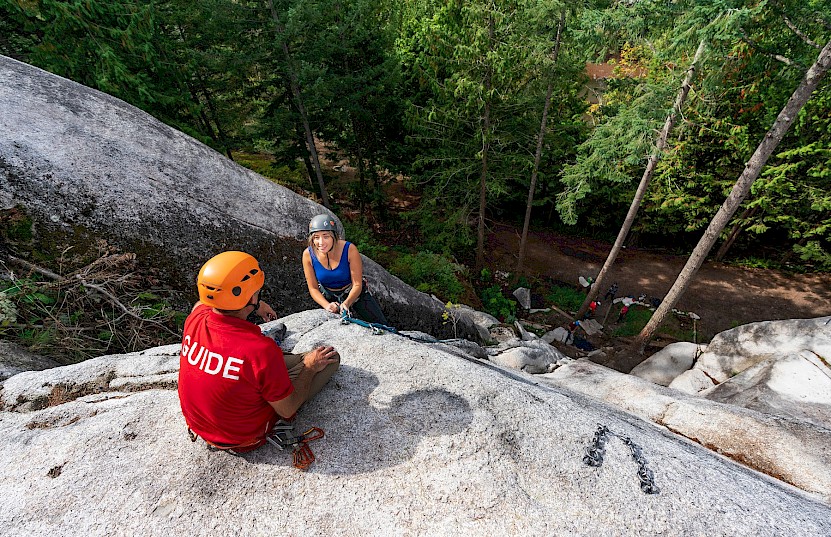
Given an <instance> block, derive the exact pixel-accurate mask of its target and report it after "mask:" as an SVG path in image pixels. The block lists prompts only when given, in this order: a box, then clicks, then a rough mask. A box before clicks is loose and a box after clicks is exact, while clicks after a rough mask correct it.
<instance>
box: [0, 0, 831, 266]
mask: <svg viewBox="0 0 831 537" xmlns="http://www.w3.org/2000/svg"><path fill="white" fill-rule="evenodd" d="M829 14H831V2H828V1H823V0H808V1H804V0H803V1H799V2H797V1H788V0H785V1H750V2H747V1H745V2H739V1H727V0H704V1H683V0H678V1H670V2H667V1H665V0H663V1H657V0H623V1H583V2H577V3H575V2H561V1H559V0H513V1H480V0H470V1H465V2H461V1H458V0H408V1H405V2H400V1H399V2H391V1H389V0H304V1H303V2H299V1H296V0H260V1H246V0H237V1H230V0H205V1H204V2H190V1H187V2H186V1H183V0H148V1H142V2H139V1H138V0H106V1H104V0H70V1H56V0H10V1H7V2H4V3H2V4H0V53H2V54H4V55H7V56H11V57H14V58H16V59H19V60H21V61H24V62H27V63H30V64H33V65H36V66H38V67H41V68H43V69H46V70H48V71H51V72H53V73H56V74H58V75H61V76H64V77H67V78H70V79H72V80H75V81H77V82H80V83H82V84H85V85H88V86H91V87H93V88H97V89H99V90H101V91H104V92H107V93H109V94H112V95H114V96H116V97H119V98H121V99H123V100H125V101H127V102H129V103H131V104H133V105H135V106H138V107H140V108H142V109H143V110H145V111H147V112H148V113H150V114H152V115H154V116H155V117H157V118H158V119H160V120H162V121H164V122H166V123H168V124H170V125H172V126H174V127H175V128H177V129H180V130H182V131H184V132H186V133H188V134H190V135H191V136H194V137H196V138H197V139H199V140H201V141H203V142H205V143H207V144H209V145H211V146H212V147H214V148H215V149H216V150H217V151H220V152H222V153H224V154H226V155H227V156H229V157H230V158H234V159H235V160H238V161H239V162H240V163H242V164H244V165H247V166H249V167H252V168H253V169H255V171H259V172H261V173H263V174H264V175H267V176H269V177H271V178H275V179H276V180H277V181H278V182H281V183H282V184H285V185H287V186H289V187H291V188H294V189H296V190H300V191H302V192H304V193H307V195H310V196H315V197H316V198H317V199H319V200H320V201H322V202H323V203H324V204H325V205H327V206H330V207H332V208H333V209H334V210H337V209H338V208H347V207H354V208H355V211H354V212H355V213H356V214H364V215H367V214H368V215H370V217H369V219H368V221H369V223H370V224H375V225H376V226H381V227H384V228H385V229H387V230H393V231H396V232H399V233H400V234H401V236H402V237H403V236H406V237H412V238H414V239H415V240H416V241H417V242H419V243H420V244H421V247H422V249H423V250H424V251H427V252H430V253H432V254H437V255H439V256H446V257H448V258H451V259H452V260H453V261H454V262H460V263H464V264H467V265H470V266H475V267H477V268H481V262H482V255H483V248H484V244H483V233H484V229H485V228H486V226H487V225H488V223H489V222H492V221H494V220H497V221H509V222H514V223H519V222H521V221H522V215H523V214H527V215H528V220H529V221H530V225H531V226H533V227H535V228H546V227H548V228H554V229H557V230H560V231H566V232H570V233H575V234H585V235H592V236H596V237H598V238H603V239H607V240H611V239H612V238H613V237H614V235H615V233H616V232H617V230H618V229H619V228H620V224H621V222H622V221H623V219H624V216H625V215H626V214H627V209H628V208H629V205H630V202H631V200H632V199H633V196H634V194H635V191H636V188H637V187H638V181H639V179H640V178H641V175H642V173H643V170H644V168H645V167H646V165H647V161H648V159H649V158H650V155H651V154H653V152H654V150H655V148H656V143H657V139H658V134H659V131H660V129H661V125H662V124H663V123H664V120H665V118H666V117H667V116H668V114H669V113H670V112H671V110H672V109H673V103H674V99H675V95H676V92H677V91H678V89H679V87H680V86H681V82H682V80H683V79H684V77H685V74H686V73H687V70H688V69H689V68H690V65H691V63H692V59H693V55H694V53H695V52H696V49H697V47H698V46H699V44H702V43H703V44H704V45H705V48H704V54H703V57H702V58H701V60H700V65H698V66H697V69H696V77H695V79H694V80H693V82H692V86H691V89H690V92H689V95H688V97H687V98H686V100H685V102H684V104H683V107H682V109H681V110H680V111H679V113H678V117H677V119H676V122H675V124H674V128H673V129H672V130H671V132H669V133H668V137H667V139H666V144H665V147H664V148H663V150H662V151H661V152H660V155H659V157H660V159H659V160H657V159H656V160H657V163H656V165H655V170H654V177H653V179H652V182H651V184H650V186H649V188H648V189H647V191H646V193H645V196H644V199H643V202H642V206H641V209H640V212H639V213H638V216H637V218H636V220H635V221H634V223H633V225H632V229H631V232H630V233H629V235H628V239H627V240H628V241H629V243H630V244H640V245H643V246H664V247H667V246H671V247H673V248H675V249H677V250H678V251H679V253H688V252H689V250H691V249H692V246H693V245H694V244H695V241H697V240H698V237H699V236H700V235H701V233H702V231H703V230H704V229H705V228H706V227H707V225H708V223H709V222H710V220H711V219H712V218H713V216H714V215H715V214H716V212H717V211H718V209H719V207H720V206H721V204H722V202H723V201H724V199H725V196H726V195H727V194H728V193H729V192H730V189H731V188H732V186H733V184H734V183H735V182H736V179H737V178H738V177H739V175H740V174H741V173H742V171H743V170H744V169H745V166H746V164H747V162H748V159H749V158H750V157H751V155H752V154H753V152H754V150H755V149H756V147H757V145H758V144H759V143H760V141H761V140H762V139H763V137H764V136H765V133H766V132H767V130H768V128H769V127H770V125H771V124H772V123H773V121H774V120H775V119H776V117H777V114H779V112H780V110H782V108H783V106H784V105H785V103H786V102H787V101H788V99H789V97H790V96H791V93H792V92H793V91H794V88H795V87H797V85H798V84H799V82H800V80H801V79H802V78H803V76H804V75H805V73H806V71H807V70H808V68H809V67H810V66H811V65H812V64H813V63H814V61H815V60H816V58H817V55H818V54H819V52H820V49H822V47H823V46H824V45H825V44H826V43H827V42H828V41H829V38H831V16H829ZM593 66H600V68H596V69H593V68H592V67H593ZM598 73H602V75H601V76H597V75H598ZM321 147H326V148H328V150H330V151H336V152H338V154H340V155H343V156H344V158H346V159H348V162H349V163H350V166H352V167H353V168H355V169H356V170H357V172H356V178H355V181H354V183H352V184H350V185H348V186H347V187H344V186H343V185H342V184H339V183H338V182H337V181H336V180H335V179H334V178H333V177H332V175H331V173H327V170H325V169H323V166H322V165H321V155H320V154H319V151H320V148H321ZM830 176H831V81H829V79H827V78H826V79H824V80H823V81H822V82H821V83H820V85H819V86H818V87H817V89H816V90H815V91H814V92H813V95H812V96H811V98H810V100H809V101H808V102H807V104H806V105H805V106H804V107H803V108H802V109H801V110H800V111H799V114H798V117H797V118H795V121H794V122H793V126H792V128H790V130H788V132H787V134H786V135H785V137H784V138H783V139H782V141H781V143H779V145H778V147H777V148H776V150H775V152H774V154H773V155H772V156H771V157H770V158H769V160H768V161H767V163H766V165H765V166H764V168H763V169H762V171H761V174H760V176H759V177H758V179H756V181H755V182H754V183H753V185H752V188H751V190H750V193H749V194H748V195H747V197H746V198H745V199H744V200H743V201H742V203H741V206H740V208H739V210H738V211H736V213H735V215H734V216H733V217H732V218H731V220H730V223H729V225H727V226H726V227H725V228H724V230H723V231H722V233H721V235H720V237H719V242H718V243H717V245H718V246H719V249H718V251H717V252H714V254H715V256H716V257H717V258H720V259H721V258H724V259H731V258H733V259H735V258H742V257H745V258H746V257H751V256H756V257H764V258H769V259H770V260H771V262H773V263H776V264H778V266H783V267H790V268H792V269H796V270H815V271H828V270H831V239H829V236H831V233H829V225H831V181H829V177H830ZM396 178H404V180H405V181H406V187H407V188H408V189H410V191H412V192H415V193H416V194H417V195H418V196H419V198H420V199H421V203H420V204H419V205H418V206H417V207H414V208H410V209H408V210H406V211H399V212H397V213H395V214H392V213H391V212H390V211H389V203H388V201H389V200H388V199H387V196H388V187H389V185H390V183H391V182H392V181H395V180H397V179H396ZM526 209H527V211H526ZM354 225H363V226H364V227H363V228H361V230H360V232H364V233H365V232H366V229H371V226H368V225H367V221H364V223H363V224H360V223H355V224H354ZM526 225H527V224H526ZM379 248H380V247H379Z"/></svg>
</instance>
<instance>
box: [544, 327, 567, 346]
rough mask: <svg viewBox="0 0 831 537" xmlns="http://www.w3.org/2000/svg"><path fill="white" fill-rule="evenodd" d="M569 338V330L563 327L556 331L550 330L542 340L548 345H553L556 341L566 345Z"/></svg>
mask: <svg viewBox="0 0 831 537" xmlns="http://www.w3.org/2000/svg"><path fill="white" fill-rule="evenodd" d="M567 338H568V330H566V329H565V328H563V327H562V326H558V327H557V328H555V329H554V330H550V331H548V332H546V333H545V334H543V335H542V338H541V339H542V340H543V341H545V342H546V343H553V342H554V341H559V342H560V343H565V341H566V339H567Z"/></svg>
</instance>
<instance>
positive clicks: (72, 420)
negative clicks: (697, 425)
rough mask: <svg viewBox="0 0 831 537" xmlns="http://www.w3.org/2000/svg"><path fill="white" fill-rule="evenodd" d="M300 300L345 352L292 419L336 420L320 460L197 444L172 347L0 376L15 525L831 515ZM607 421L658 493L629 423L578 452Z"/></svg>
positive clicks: (553, 531)
mask: <svg viewBox="0 0 831 537" xmlns="http://www.w3.org/2000/svg"><path fill="white" fill-rule="evenodd" d="M308 315H309V317H306V314H304V313H300V314H297V315H295V316H290V317H288V318H286V319H282V320H283V322H285V324H286V326H287V327H288V338H287V341H291V342H293V349H294V350H295V351H296V352H301V351H305V350H309V349H311V348H313V347H314V346H316V345H319V344H321V343H324V342H325V343H330V344H334V345H335V346H336V347H337V348H338V350H339V351H340V354H341V357H342V366H341V369H340V370H339V372H338V373H337V374H336V375H335V377H333V379H332V381H331V383H330V384H329V385H328V386H327V387H326V388H325V389H324V390H323V391H322V392H321V393H320V394H319V395H318V396H317V397H316V398H315V399H314V400H313V401H311V402H310V403H308V404H306V405H305V406H304V407H303V408H302V409H301V410H300V412H299V414H298V417H297V421H296V423H297V428H298V429H300V430H303V429H304V428H306V427H309V426H312V425H315V426H319V427H321V428H323V429H324V430H325V432H326V436H325V437H324V438H322V439H320V440H317V441H315V442H313V443H312V446H311V447H312V449H313V450H314V453H315V455H316V457H317V460H316V462H315V463H314V464H313V465H312V467H311V468H310V469H309V470H307V471H305V472H301V471H298V470H296V469H295V468H293V467H292V466H291V463H290V461H289V454H288V453H286V452H283V451H279V450H277V449H276V448H274V447H272V446H270V445H268V446H265V447H263V448H260V449H259V450H257V451H254V452H252V453H249V454H246V455H244V456H241V457H235V456H233V455H229V454H226V453H215V452H210V451H208V450H207V449H206V447H205V445H204V444H203V443H202V442H201V441H197V442H196V443H192V442H190V440H189V439H188V436H187V434H186V432H185V425H184V421H183V419H182V417H181V414H180V411H179V404H178V399H177V393H176V390H175V376H176V368H177V365H178V352H179V349H178V347H177V346H176V345H171V346H169V347H163V348H158V349H149V350H147V351H145V352H143V353H134V354H131V355H122V356H105V357H101V358H96V359H93V360H89V361H87V362H84V363H82V364H77V365H72V366H66V367H61V368H56V369H52V370H48V371H43V372H26V373H20V374H18V375H15V376H13V377H11V378H10V379H8V380H7V381H5V383H4V384H3V386H2V388H3V390H2V394H0V397H1V398H2V401H3V405H4V408H3V410H2V411H0V494H2V496H3V498H5V500H4V506H3V509H2V510H0V528H2V530H3V533H6V534H8V535H28V536H41V535H42V536H49V537H52V536H54V535H93V536H95V535H136V534H141V535H147V536H154V535H164V536H178V535H182V536H184V535H224V534H244V535H320V536H322V535H327V536H328V535H457V536H462V535H464V536H467V535H471V536H474V535H533V536H550V535H585V534H588V533H591V534H593V535H594V534H597V535H610V536H611V535H669V536H673V535H677V536H687V535H731V536H732V535H735V536H756V535H771V534H785V535H801V536H824V535H828V534H829V532H831V508H829V506H828V505H827V504H825V503H823V502H822V501H820V498H821V496H820V495H819V494H808V493H805V492H802V491H800V490H798V489H795V488H793V487H790V486H788V485H785V484H783V483H781V482H780V481H777V480H774V479H771V478H768V477H766V476H764V475H762V474H759V473H757V472H754V471H752V470H749V469H747V468H746V467H744V466H741V465H738V464H735V463H734V462H732V461H730V460H727V459H726V458H724V457H721V456H719V455H717V454H715V453H713V452H711V451H709V450H707V449H704V448H702V447H701V446H699V445H696V444H694V443H691V442H688V441H686V440H685V439H683V438H681V437H679V436H677V435H675V434H672V433H670V432H668V431H667V429H666V428H661V427H656V426H654V425H651V424H649V423H647V422H645V421H642V420H641V419H638V418H636V417H635V416H633V415H631V414H628V413H625V412H622V411H619V410H616V409H614V408H613V407H610V406H607V405H605V404H603V403H600V402H597V401H595V400H593V399H591V398H588V397H585V396H583V395H581V394H579V393H577V392H575V391H572V390H570V389H567V388H563V387H550V386H546V385H543V384H540V383H539V382H538V381H539V379H540V377H538V376H534V377H532V376H530V375H526V374H523V373H521V372H510V371H505V370H501V369H498V368H496V366H493V365H492V364H488V363H487V362H479V361H477V360H470V359H464V358H461V357H459V356H456V355H453V354H450V353H448V352H447V351H446V350H443V349H442V348H441V347H440V346H437V345H426V344H422V343H418V342H414V341H411V340H409V339H405V338H402V337H399V336H395V335H392V334H386V335H382V336H369V335H367V333H366V331H365V329H364V328H362V327H359V326H356V325H351V324H350V325H342V324H341V323H340V322H339V321H338V320H337V319H329V320H327V319H326V318H325V316H323V317H321V313H320V312H318V311H314V312H310V313H309V314H308ZM629 378H631V379H633V380H636V381H637V380H638V379H635V378H634V377H629ZM641 382H643V383H644V384H649V383H646V382H644V381H641ZM649 385H650V386H654V385H652V384H649ZM656 388H657V387H656ZM709 404H711V405H718V403H713V402H710V403H709ZM720 406H723V405H720ZM746 412H750V411H746ZM598 423H602V424H604V425H606V426H608V427H609V429H610V430H611V431H613V432H615V433H616V434H620V435H623V436H627V437H629V438H631V439H632V441H633V442H635V443H637V445H638V446H640V448H641V449H642V450H643V456H644V458H645V460H646V462H647V464H648V467H649V468H650V469H651V470H653V471H654V474H655V483H656V485H657V486H658V487H659V488H660V493H659V494H657V495H646V494H644V493H643V492H642V491H641V489H640V488H639V484H638V479H637V477H636V475H635V474H636V471H637V465H636V464H635V463H634V462H633V461H632V459H631V456H630V453H629V449H628V448H627V447H626V445H624V444H623V442H621V441H620V440H619V439H617V438H610V440H609V442H608V443H607V444H606V449H605V455H604V462H603V465H602V466H601V467H600V468H594V467H590V466H587V465H585V464H584V463H583V456H584V454H585V448H586V447H587V446H588V445H589V444H590V442H591V440H592V436H593V434H594V431H595V429H596V427H597V424H598Z"/></svg>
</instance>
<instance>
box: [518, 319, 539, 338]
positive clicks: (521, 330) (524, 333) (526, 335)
mask: <svg viewBox="0 0 831 537" xmlns="http://www.w3.org/2000/svg"><path fill="white" fill-rule="evenodd" d="M514 326H516V331H517V333H519V338H520V339H521V340H522V341H533V340H535V339H539V338H538V337H537V335H536V334H534V333H531V332H529V331H528V330H526V329H525V326H523V324H522V323H521V322H519V321H514Z"/></svg>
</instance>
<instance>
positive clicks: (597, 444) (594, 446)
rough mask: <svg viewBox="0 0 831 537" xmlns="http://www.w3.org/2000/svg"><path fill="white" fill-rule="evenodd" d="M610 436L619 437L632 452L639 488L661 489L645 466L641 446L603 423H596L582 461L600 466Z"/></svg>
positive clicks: (656, 491) (655, 491)
mask: <svg viewBox="0 0 831 537" xmlns="http://www.w3.org/2000/svg"><path fill="white" fill-rule="evenodd" d="M610 436H616V437H617V438H620V439H621V440H622V441H623V443H624V444H626V445H627V446H628V447H629V450H630V451H631V452H632V459H634V461H635V462H636V463H637V465H638V480H639V481H640V484H641V490H642V491H643V492H645V493H646V494H658V493H660V492H661V489H659V488H658V486H657V485H656V484H655V474H653V473H652V470H650V469H649V467H648V466H647V464H646V459H645V458H644V456H643V450H642V449H641V447H640V446H639V445H637V444H636V443H634V442H633V441H632V439H631V438H629V437H628V436H623V435H620V434H617V433H614V432H612V431H611V430H610V429H609V428H608V427H607V426H605V425H601V424H599V423H598V424H597V430H596V431H595V432H594V437H593V438H592V442H591V444H590V445H589V446H588V447H587V448H586V454H585V456H583V462H584V463H585V464H587V465H588V466H594V467H595V468H600V466H602V465H603V457H604V455H605V454H606V442H607V441H608V440H609V437H610Z"/></svg>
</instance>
